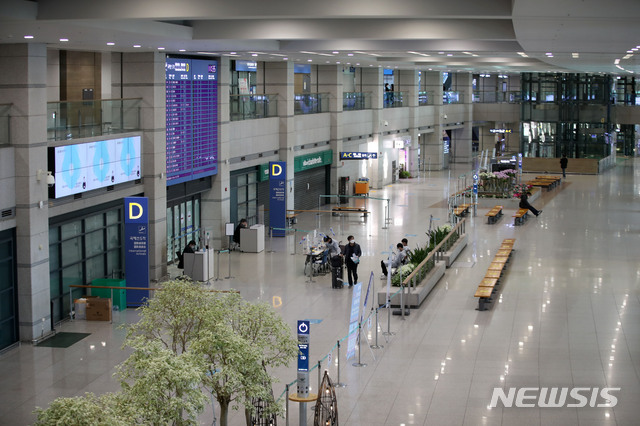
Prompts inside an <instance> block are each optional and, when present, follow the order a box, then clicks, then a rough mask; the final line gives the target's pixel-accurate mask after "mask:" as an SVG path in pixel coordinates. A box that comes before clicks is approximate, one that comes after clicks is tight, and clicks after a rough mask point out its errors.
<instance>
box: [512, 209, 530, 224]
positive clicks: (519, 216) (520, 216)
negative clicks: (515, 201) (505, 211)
mask: <svg viewBox="0 0 640 426" xmlns="http://www.w3.org/2000/svg"><path fill="white" fill-rule="evenodd" d="M528 216H529V210H528V209H518V211H517V212H516V214H514V215H513V217H514V218H515V219H514V220H513V224H514V225H515V226H518V225H522V224H523V223H524V221H525V220H527V219H528Z"/></svg>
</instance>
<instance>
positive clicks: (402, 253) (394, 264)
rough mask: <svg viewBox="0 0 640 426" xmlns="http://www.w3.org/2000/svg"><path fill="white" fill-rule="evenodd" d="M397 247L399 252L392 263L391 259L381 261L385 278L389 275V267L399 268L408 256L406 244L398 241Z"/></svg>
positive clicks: (392, 268)
mask: <svg viewBox="0 0 640 426" xmlns="http://www.w3.org/2000/svg"><path fill="white" fill-rule="evenodd" d="M396 247H397V248H398V254H396V255H395V257H394V258H393V260H392V261H391V265H389V261H384V260H381V261H380V266H381V267H382V278H385V277H386V276H387V273H388V269H391V270H394V269H395V270H397V269H398V268H399V267H400V266H402V262H403V261H404V258H405V257H407V253H406V252H405V251H404V245H402V243H398V245H396Z"/></svg>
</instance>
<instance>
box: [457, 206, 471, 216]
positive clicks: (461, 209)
mask: <svg viewBox="0 0 640 426" xmlns="http://www.w3.org/2000/svg"><path fill="white" fill-rule="evenodd" d="M469 207H471V204H460V205H459V206H457V207H456V208H455V209H453V214H455V215H456V216H460V217H462V216H464V215H466V214H467V213H469Z"/></svg>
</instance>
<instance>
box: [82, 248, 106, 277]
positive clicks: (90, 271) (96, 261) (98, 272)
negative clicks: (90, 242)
mask: <svg viewBox="0 0 640 426" xmlns="http://www.w3.org/2000/svg"><path fill="white" fill-rule="evenodd" d="M86 270H87V281H86V282H87V283H90V282H91V281H93V280H95V279H97V278H104V277H105V272H104V255H100V256H96V257H92V258H90V259H87V262H86Z"/></svg>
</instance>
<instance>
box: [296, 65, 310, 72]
mask: <svg viewBox="0 0 640 426" xmlns="http://www.w3.org/2000/svg"><path fill="white" fill-rule="evenodd" d="M293 73H294V74H311V65H309V64H293Z"/></svg>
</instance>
